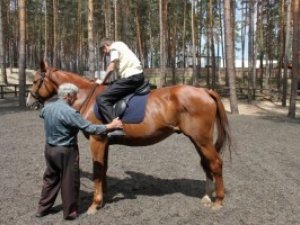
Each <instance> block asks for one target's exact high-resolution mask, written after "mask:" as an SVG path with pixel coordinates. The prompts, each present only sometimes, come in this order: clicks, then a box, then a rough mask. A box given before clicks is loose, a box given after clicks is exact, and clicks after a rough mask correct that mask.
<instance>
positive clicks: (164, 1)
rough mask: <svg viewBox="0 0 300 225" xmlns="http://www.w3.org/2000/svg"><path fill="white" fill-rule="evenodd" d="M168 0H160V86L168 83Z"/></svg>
mask: <svg viewBox="0 0 300 225" xmlns="http://www.w3.org/2000/svg"><path fill="white" fill-rule="evenodd" d="M167 12H168V0H159V24H160V25H159V28H160V80H159V84H158V87H163V86H165V85H166V64H167V52H166V36H167V35H166V33H167Z"/></svg>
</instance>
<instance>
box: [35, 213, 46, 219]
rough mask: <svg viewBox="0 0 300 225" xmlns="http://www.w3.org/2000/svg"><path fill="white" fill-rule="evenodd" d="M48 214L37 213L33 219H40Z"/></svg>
mask: <svg viewBox="0 0 300 225" xmlns="http://www.w3.org/2000/svg"><path fill="white" fill-rule="evenodd" d="M48 214H49V211H45V212H37V213H36V214H35V217H37V218H41V217H44V216H47V215H48Z"/></svg>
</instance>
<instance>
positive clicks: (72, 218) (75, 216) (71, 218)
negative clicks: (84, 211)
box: [65, 211, 78, 220]
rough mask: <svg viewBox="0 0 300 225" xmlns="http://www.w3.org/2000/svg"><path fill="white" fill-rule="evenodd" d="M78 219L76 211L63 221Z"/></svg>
mask: <svg viewBox="0 0 300 225" xmlns="http://www.w3.org/2000/svg"><path fill="white" fill-rule="evenodd" d="M77 217H78V214H77V212H76V211H74V212H72V213H71V214H70V215H68V216H67V217H66V218H65V220H75V219H76V218H77Z"/></svg>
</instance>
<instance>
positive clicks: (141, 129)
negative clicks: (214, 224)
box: [26, 61, 231, 215]
mask: <svg viewBox="0 0 300 225" xmlns="http://www.w3.org/2000/svg"><path fill="white" fill-rule="evenodd" d="M63 83H73V84H75V85H76V86H77V87H78V88H79V92H78V96H77V100H76V101H75V103H74V104H73V105H72V107H74V108H75V109H76V110H78V111H79V112H80V114H81V115H82V116H83V117H84V118H85V119H87V120H89V121H90V122H91V123H95V124H101V123H102V121H101V120H99V119H97V117H96V116H95V113H94V105H95V98H96V96H98V95H99V94H100V93H101V92H102V91H103V90H104V89H105V88H107V85H102V84H97V83H96V82H95V81H91V80H89V79H87V78H84V77H82V76H80V75H79V74H75V73H72V72H66V71H62V70H58V69H56V68H52V67H50V66H48V64H47V63H46V62H44V61H42V62H41V63H40V68H39V69H38V70H37V71H35V74H34V80H33V85H32V89H31V91H30V93H29V94H28V97H27V101H26V104H27V106H28V107H32V106H34V105H35V103H38V102H39V103H44V102H45V101H47V100H49V99H50V98H52V97H53V96H55V95H56V94H57V91H58V87H59V85H61V84H63ZM214 129H217V137H216V140H215V141H214ZM124 131H125V133H126V135H125V136H124V137H122V138H121V139H119V140H118V143H117V144H123V145H127V146H146V145H152V144H155V143H158V142H160V141H161V140H163V139H165V138H167V137H169V136H170V135H171V134H173V133H182V134H183V135H185V136H187V137H188V138H189V139H190V140H191V142H192V143H193V144H194V146H195V148H196V151H197V153H198V154H199V156H200V159H201V166H202V168H203V170H204V172H205V174H206V185H205V189H206V190H205V195H204V196H203V198H202V199H201V201H202V203H203V204H204V205H205V206H207V207H211V208H212V209H220V208H222V206H223V199H224V195H225V191H224V183H223V176H222V165H223V162H222V158H221V154H222V152H223V150H224V147H225V146H226V145H227V146H228V149H229V150H230V145H231V134H230V127H229V121H228V118H227V115H226V111H225V109H224V105H223V103H222V101H221V99H220V96H219V95H218V94H217V93H216V92H215V91H213V90H209V89H206V88H198V87H193V86H188V85H175V86H170V87H163V88H158V89H155V90H151V91H150V93H149V96H148V100H147V104H146V109H145V116H144V119H143V121H142V122H141V123H138V124H129V123H124ZM87 138H88V139H89V145H90V149H91V154H92V161H93V181H94V195H93V200H92V203H91V205H90V206H89V208H88V210H87V214H89V215H90V214H94V213H96V211H97V210H98V209H100V208H101V207H102V206H103V203H104V193H105V191H106V172H107V168H108V148H109V140H108V138H107V137H106V136H97V135H90V136H88V137H87ZM213 193H215V197H214V199H213V198H212V195H213ZM212 199H213V200H212Z"/></svg>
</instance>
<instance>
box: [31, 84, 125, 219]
mask: <svg viewBox="0 0 300 225" xmlns="http://www.w3.org/2000/svg"><path fill="white" fill-rule="evenodd" d="M77 93H78V88H77V87H76V86H75V85H73V84H70V83H65V84H62V85H61V86H60V87H59V90H58V96H59V99H58V100H57V101H55V102H52V103H48V104H47V105H46V106H45V107H44V108H43V109H42V110H41V113H40V117H41V118H43V119H44V127H45V133H46V146H45V159H46V166H47V167H46V170H45V173H44V176H43V188H42V193H41V198H40V200H39V204H38V211H37V213H36V217H43V216H45V215H47V214H49V213H50V211H51V208H52V206H53V204H54V202H55V199H56V196H57V194H58V192H59V190H61V198H62V206H63V215H64V218H65V219H67V220H72V219H75V218H76V217H77V216H78V206H77V204H78V203H77V201H78V196H79V186H80V177H79V153H78V145H77V134H78V132H79V130H82V131H84V132H87V133H89V134H96V135H105V134H106V132H108V131H112V130H114V129H122V122H121V121H120V120H119V119H118V118H116V119H114V120H113V121H112V122H111V123H109V124H107V125H93V124H91V123H90V122H88V121H87V120H85V119H84V118H82V117H81V115H80V114H79V113H78V112H77V111H76V110H75V109H74V108H72V107H71V105H72V104H73V103H74V101H75V100H76V98H77Z"/></svg>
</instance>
